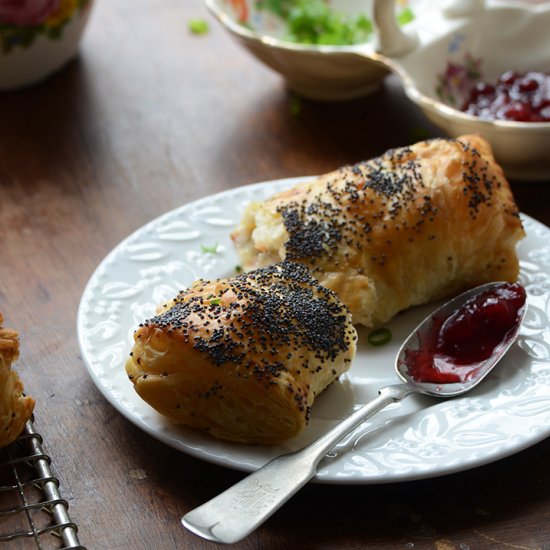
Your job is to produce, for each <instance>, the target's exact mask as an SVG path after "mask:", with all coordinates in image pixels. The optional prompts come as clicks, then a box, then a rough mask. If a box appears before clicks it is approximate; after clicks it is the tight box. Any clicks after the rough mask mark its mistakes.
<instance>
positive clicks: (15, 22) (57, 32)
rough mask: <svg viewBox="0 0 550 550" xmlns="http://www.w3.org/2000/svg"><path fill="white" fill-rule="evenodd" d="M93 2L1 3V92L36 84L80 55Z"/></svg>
mask: <svg viewBox="0 0 550 550" xmlns="http://www.w3.org/2000/svg"><path fill="white" fill-rule="evenodd" d="M92 2H93V0H19V1H17V2H14V1H13V0H0V90H9V89H15V88H19V87H21V86H26V85H29V84H33V83H35V82H38V81H40V80H42V79H43V78H45V77H46V76H48V75H50V74H51V73H52V72H54V71H56V70H57V69H59V68H60V67H62V66H63V65H64V64H65V63H67V62H68V61H69V60H70V59H71V58H72V57H73V56H74V55H75V53H76V50H77V47H78V44H79V42H80V38H81V35H82V32H83V31H84V28H85V26H86V22H87V20H88V17H89V13H90V9H91V7H92Z"/></svg>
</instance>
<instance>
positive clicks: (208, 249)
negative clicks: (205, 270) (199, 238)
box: [201, 243, 218, 254]
mask: <svg viewBox="0 0 550 550" xmlns="http://www.w3.org/2000/svg"><path fill="white" fill-rule="evenodd" d="M201 250H202V251H203V252H204V253H205V254H216V252H217V251H218V243H216V244H215V245H213V246H206V245H204V244H201Z"/></svg>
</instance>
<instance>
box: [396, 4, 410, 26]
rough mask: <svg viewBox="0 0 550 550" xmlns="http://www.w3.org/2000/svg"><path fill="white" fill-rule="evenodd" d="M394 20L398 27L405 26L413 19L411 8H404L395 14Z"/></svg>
mask: <svg viewBox="0 0 550 550" xmlns="http://www.w3.org/2000/svg"><path fill="white" fill-rule="evenodd" d="M396 19H397V23H398V24H399V25H406V24H407V23H410V22H411V21H412V20H413V19H414V13H413V11H412V10H411V8H409V7H406V8H403V9H402V10H401V11H400V12H399V13H398V14H397V17H396Z"/></svg>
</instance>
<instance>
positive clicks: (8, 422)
mask: <svg viewBox="0 0 550 550" xmlns="http://www.w3.org/2000/svg"><path fill="white" fill-rule="evenodd" d="M3 321H4V319H3V317H2V314H1V313H0V447H4V446H6V445H9V444H10V443H12V442H13V441H15V439H17V437H18V436H19V434H20V433H21V432H22V431H23V428H24V427H25V423H26V422H27V420H28V419H29V418H30V417H31V414H32V411H33V409H34V400H33V398H32V397H29V396H28V395H25V394H24V393H23V383H22V382H21V380H20V378H19V376H18V375H17V373H16V372H15V371H14V370H12V369H11V365H12V363H13V362H14V361H15V360H16V359H17V358H18V357H19V336H18V334H17V332H16V331H15V330H12V329H8V328H4V327H3V326H2V323H3Z"/></svg>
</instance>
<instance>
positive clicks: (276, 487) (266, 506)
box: [181, 283, 527, 544]
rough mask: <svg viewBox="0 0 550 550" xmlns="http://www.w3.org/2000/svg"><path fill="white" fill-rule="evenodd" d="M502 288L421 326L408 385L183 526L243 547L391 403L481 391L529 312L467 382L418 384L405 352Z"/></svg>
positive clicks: (414, 336) (400, 359)
mask: <svg viewBox="0 0 550 550" xmlns="http://www.w3.org/2000/svg"><path fill="white" fill-rule="evenodd" d="M500 284H502V283H488V284H485V285H482V286H479V287H477V288H474V289H472V290H469V291H468V292H465V293H464V294H461V295H460V296H457V297H456V298H454V299H453V300H451V301H449V302H447V303H446V304H444V305H443V306H442V307H441V308H439V309H438V310H437V311H436V312H434V313H432V314H431V315H430V316H429V317H427V318H426V319H425V320H424V321H422V323H420V325H418V327H417V328H416V329H415V330H414V331H413V332H412V333H411V335H410V336H409V337H408V338H407V339H406V340H405V342H404V343H403V345H402V346H401V349H400V350H399V353H398V355H397V360H396V365H395V370H396V373H397V376H398V377H399V378H400V379H401V380H402V381H403V383H401V384H393V385H391V386H386V387H384V388H382V389H381V390H379V395H378V397H376V398H375V399H373V400H372V401H371V402H369V403H367V404H366V405H364V406H363V407H362V408H360V409H359V410H357V411H355V412H354V413H353V414H351V415H350V416H348V417H347V418H345V419H344V420H343V421H342V422H340V424H338V425H336V426H335V427H334V428H332V429H331V430H330V431H329V432H327V433H326V434H325V435H323V436H321V437H320V438H319V439H317V440H316V441H314V442H312V443H310V444H309V445H307V446H306V447H304V448H303V449H301V450H298V451H295V452H292V453H288V454H284V455H281V456H279V457H277V458H274V459H273V460H271V461H270V462H268V463H267V464H266V465H265V466H263V467H262V468H260V469H259V470H257V471H255V472H253V473H252V474H250V475H249V476H247V477H245V478H244V479H243V480H241V481H240V482H238V483H237V484H235V485H233V486H232V487H230V488H229V489H227V490H226V491H224V492H223V493H221V494H220V495H218V496H217V497H214V498H213V499H211V500H209V501H208V502H206V503H205V504H203V505H201V506H199V507H198V508H195V509H194V510H191V511H190V512H188V513H187V514H185V515H184V516H183V517H182V518H181V522H182V524H183V525H184V526H185V527H187V529H189V530H190V531H192V532H193V533H195V534H197V535H199V536H201V537H203V538H205V539H208V540H212V541H215V542H220V543H227V544H230V543H235V542H238V541H240V540H242V539H243V538H245V537H246V536H247V535H249V534H250V533H251V532H252V531H254V530H255V529H256V528H257V527H259V526H260V525H261V524H262V523H263V522H264V521H265V520H266V519H267V518H269V517H270V516H271V515H272V514H273V513H274V512H275V511H276V510H278V509H279V508H280V507H281V506H282V505H283V504H284V503H285V502H286V501H287V500H288V499H289V498H290V497H291V496H292V495H294V494H295V493H296V492H298V490H300V489H301V488H302V487H303V486H304V485H305V484H306V483H307V482H308V481H309V480H310V479H312V478H313V477H314V476H315V474H316V472H317V466H318V464H319V462H320V461H321V460H322V459H323V458H324V457H325V455H326V454H327V453H328V452H329V451H330V450H331V449H332V448H333V447H334V446H335V445H336V444H337V443H338V442H339V441H340V440H341V439H343V438H344V437H345V436H346V435H347V434H348V433H350V432H351V431H352V430H353V429H354V428H356V427H357V426H359V425H360V424H361V423H362V422H364V421H365V420H367V419H368V418H370V417H371V416H372V415H374V414H375V413H377V412H378V411H380V410H381V409H383V408H384V407H386V406H387V405H389V404H390V403H395V402H397V401H400V400H401V399H403V398H404V397H407V396H408V395H410V394H411V393H415V392H417V393H423V394H426V395H431V396H434V397H454V396H457V395H461V394H463V393H465V392H467V391H469V390H471V389H472V388H474V387H475V386H477V385H478V384H479V383H480V382H481V380H483V379H484V378H485V377H486V376H487V374H489V372H490V371H491V370H492V369H493V367H494V366H495V365H496V364H497V362H498V361H499V360H500V359H501V358H502V356H503V355H504V354H505V353H506V351H508V349H509V348H510V346H511V345H512V343H513V342H514V341H515V339H516V336H517V334H518V331H519V328H520V325H521V322H522V321H523V317H524V315H525V311H526V309H527V308H526V306H524V307H523V308H522V309H521V310H520V313H519V314H518V316H517V319H516V324H515V326H514V327H513V329H512V330H511V331H510V332H508V334H507V339H506V340H505V341H504V343H503V344H502V345H501V346H497V348H495V351H494V352H493V354H492V355H491V356H490V357H489V358H488V359H486V360H485V361H483V362H481V363H480V364H479V365H476V368H475V369H473V371H472V373H471V376H470V377H468V378H467V379H466V380H464V381H461V382H453V383H429V382H417V381H416V380H414V379H413V378H412V377H411V376H410V375H409V372H408V367H407V364H406V351H407V350H411V349H412V350H415V349H418V347H419V345H420V341H421V339H422V338H421V337H422V334H425V333H426V331H428V330H429V329H430V327H431V325H432V322H433V319H434V317H435V316H438V317H443V318H447V317H449V316H450V315H452V314H453V313H454V312H455V311H456V310H458V309H459V308H460V307H461V306H462V305H463V304H464V303H465V302H466V301H468V300H469V299H470V298H473V297H474V296H476V295H478V294H480V293H482V292H485V291H487V290H490V289H491V288H494V287H496V286H497V285H500Z"/></svg>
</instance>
